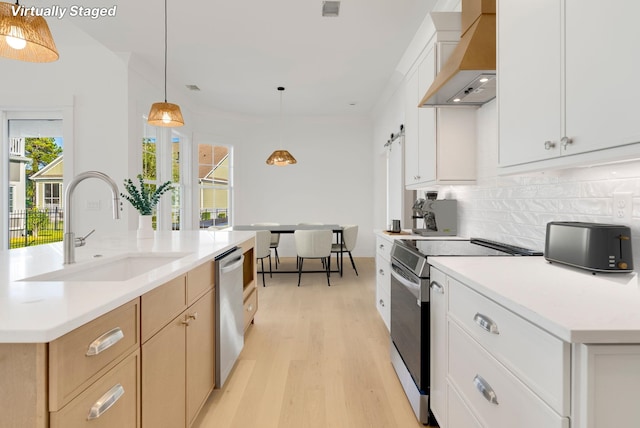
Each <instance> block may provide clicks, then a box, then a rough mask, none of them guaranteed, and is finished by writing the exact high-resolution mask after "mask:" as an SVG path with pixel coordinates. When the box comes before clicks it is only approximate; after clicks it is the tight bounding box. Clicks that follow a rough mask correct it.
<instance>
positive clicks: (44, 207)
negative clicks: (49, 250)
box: [2, 112, 64, 248]
mask: <svg viewBox="0 0 640 428" xmlns="http://www.w3.org/2000/svg"><path fill="white" fill-rule="evenodd" d="M52 116H53V117H52ZM56 116H58V117H57V118H56ZM6 117H7V121H6V122H5V123H6V126H7V130H8V132H7V137H8V140H7V141H6V142H5V144H4V145H3V147H5V149H4V150H8V153H9V156H8V170H9V174H8V177H7V178H8V179H9V182H8V186H7V184H4V186H7V187H5V189H8V199H9V204H8V220H9V221H8V225H9V227H8V230H7V229H5V228H3V234H4V237H7V236H8V241H9V242H8V244H9V245H8V247H9V248H19V247H25V246H32V245H40V244H45V243H49V242H56V241H61V240H62V236H63V230H62V229H63V224H62V222H61V221H60V219H61V216H62V211H61V210H59V209H58V208H60V206H61V194H62V192H61V189H62V180H63V167H64V164H63V146H64V144H63V138H62V119H60V118H59V117H61V115H60V114H56V113H34V112H7V115H6ZM5 153H6V152H5ZM5 183H6V182H5ZM5 191H6V190H5ZM2 194H3V195H7V193H4V191H3V192H2ZM54 207H55V208H56V210H55V211H51V208H54ZM5 224H6V223H5ZM4 237H3V239H2V240H3V244H4V243H5V242H6V241H4V239H6V238H4ZM5 245H6V244H5Z"/></svg>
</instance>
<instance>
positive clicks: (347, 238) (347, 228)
mask: <svg viewBox="0 0 640 428" xmlns="http://www.w3.org/2000/svg"><path fill="white" fill-rule="evenodd" d="M357 240H358V225H357V224H348V225H347V224H346V225H344V226H342V242H341V243H334V244H332V245H331V252H332V253H335V255H336V261H337V263H338V270H339V271H340V276H342V267H343V265H344V257H343V256H344V253H348V254H349V259H350V260H351V266H353V270H354V271H355V272H356V276H358V269H356V264H355V262H354V261H353V256H352V255H351V251H353V249H354V248H355V247H356V241H357Z"/></svg>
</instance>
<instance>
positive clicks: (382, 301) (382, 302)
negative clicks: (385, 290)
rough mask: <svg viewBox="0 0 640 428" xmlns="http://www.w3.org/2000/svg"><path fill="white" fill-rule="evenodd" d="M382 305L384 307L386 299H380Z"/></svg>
mask: <svg viewBox="0 0 640 428" xmlns="http://www.w3.org/2000/svg"><path fill="white" fill-rule="evenodd" d="M379 303H380V306H382V307H383V308H384V300H382V299H380V302H379Z"/></svg>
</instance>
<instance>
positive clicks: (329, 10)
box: [322, 1, 340, 17]
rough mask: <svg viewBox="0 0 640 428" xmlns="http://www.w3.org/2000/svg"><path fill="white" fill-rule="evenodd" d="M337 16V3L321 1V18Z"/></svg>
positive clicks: (338, 9) (338, 3) (338, 7)
mask: <svg viewBox="0 0 640 428" xmlns="http://www.w3.org/2000/svg"><path fill="white" fill-rule="evenodd" d="M339 14H340V2H339V1H323V2H322V16H330V17H336V16H338V15H339Z"/></svg>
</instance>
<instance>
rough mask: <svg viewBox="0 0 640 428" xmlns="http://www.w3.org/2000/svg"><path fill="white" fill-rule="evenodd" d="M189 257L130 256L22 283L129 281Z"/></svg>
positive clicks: (151, 254) (84, 265)
mask: <svg viewBox="0 0 640 428" xmlns="http://www.w3.org/2000/svg"><path fill="white" fill-rule="evenodd" d="M187 255H189V253H142V254H128V255H125V256H121V257H118V258H116V259H113V258H110V259H105V260H103V261H102V260H101V261H95V262H88V263H86V264H84V263H83V264H78V265H73V266H69V267H66V268H64V269H61V270H57V271H54V272H49V273H45V274H42V275H37V276H32V277H29V278H25V279H23V280H22V281H40V282H42V281H127V280H129V279H131V278H135V277H136V276H139V275H143V274H145V273H147V272H150V271H152V270H154V269H158V268H160V267H163V266H165V265H167V264H168V263H171V262H174V261H176V260H179V259H181V258H183V257H185V256H187Z"/></svg>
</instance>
